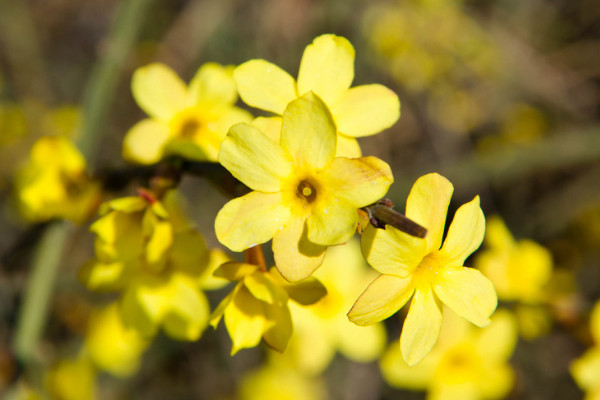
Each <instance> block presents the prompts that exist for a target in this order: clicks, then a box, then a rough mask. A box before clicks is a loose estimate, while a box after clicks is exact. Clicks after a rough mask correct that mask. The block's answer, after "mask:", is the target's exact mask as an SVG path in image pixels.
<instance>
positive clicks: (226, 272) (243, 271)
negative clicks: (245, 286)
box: [213, 261, 258, 281]
mask: <svg viewBox="0 0 600 400" xmlns="http://www.w3.org/2000/svg"><path fill="white" fill-rule="evenodd" d="M257 269H258V265H253V264H246V263H240V262H233V261H231V262H226V263H225V264H223V265H221V266H220V267H219V268H217V269H216V270H215V272H214V273H213V275H214V276H218V277H220V278H225V279H227V280H228V281H241V280H242V279H244V278H245V277H246V276H248V275H250V274H252V273H254V272H255V271H256V270H257Z"/></svg>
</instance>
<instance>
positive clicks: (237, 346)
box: [225, 286, 267, 355]
mask: <svg viewBox="0 0 600 400" xmlns="http://www.w3.org/2000/svg"><path fill="white" fill-rule="evenodd" d="M266 323H267V320H266V317H265V303H263V302H261V301H259V300H256V299H255V298H254V297H253V296H252V294H250V292H249V291H248V289H246V288H245V287H243V286H242V287H241V288H240V289H239V290H238V291H237V293H236V294H235V296H234V297H233V300H232V301H231V303H229V305H228V307H227V308H226V309H225V325H226V326H227V332H229V336H230V337H231V341H232V342H233V345H232V347H231V355H234V354H235V353H237V352H238V351H239V350H241V349H243V348H248V347H255V346H256V345H258V343H259V342H260V338H261V337H262V335H263V332H264V330H265V327H266Z"/></svg>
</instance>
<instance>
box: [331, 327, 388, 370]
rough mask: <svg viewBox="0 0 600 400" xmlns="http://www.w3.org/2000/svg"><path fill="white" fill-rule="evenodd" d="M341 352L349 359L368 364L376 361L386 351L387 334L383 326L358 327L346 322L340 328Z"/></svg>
mask: <svg viewBox="0 0 600 400" xmlns="http://www.w3.org/2000/svg"><path fill="white" fill-rule="evenodd" d="M338 340H339V344H338V346H339V348H340V352H341V353H342V354H343V355H344V356H345V357H347V358H349V359H351V360H353V361H357V362H361V363H368V362H371V361H374V360H376V359H377V358H378V357H379V356H380V355H381V353H382V352H383V350H384V349H385V345H386V340H387V334H386V331H385V326H384V325H383V324H373V325H369V326H358V325H354V324H351V323H350V322H348V321H345V323H344V324H343V325H341V324H340V325H339V326H338Z"/></svg>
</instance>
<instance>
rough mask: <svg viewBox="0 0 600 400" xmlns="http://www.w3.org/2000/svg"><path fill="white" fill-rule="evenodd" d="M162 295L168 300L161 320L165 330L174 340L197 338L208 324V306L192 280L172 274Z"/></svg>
mask: <svg viewBox="0 0 600 400" xmlns="http://www.w3.org/2000/svg"><path fill="white" fill-rule="evenodd" d="M164 296H165V299H166V300H167V301H168V302H169V307H168V309H167V312H166V314H165V317H164V321H163V325H164V329H165V332H166V333H167V334H168V335H169V336H170V337H172V338H173V339H176V340H187V341H194V340H198V339H199V338H200V336H201V335H202V333H203V332H204V329H206V326H207V325H208V317H209V313H210V307H209V305H208V300H207V298H206V296H205V295H204V293H202V291H200V289H198V287H197V285H196V283H195V282H194V280H192V279H191V278H188V277H186V276H184V275H181V274H173V275H172V277H171V279H169V282H168V284H167V286H166V287H165V294H164Z"/></svg>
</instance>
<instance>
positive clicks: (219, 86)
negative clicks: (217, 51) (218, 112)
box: [188, 63, 237, 104]
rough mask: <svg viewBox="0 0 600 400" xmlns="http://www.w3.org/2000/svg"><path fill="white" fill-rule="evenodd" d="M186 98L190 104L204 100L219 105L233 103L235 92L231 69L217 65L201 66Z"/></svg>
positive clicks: (235, 96)
mask: <svg viewBox="0 0 600 400" xmlns="http://www.w3.org/2000/svg"><path fill="white" fill-rule="evenodd" d="M188 97H189V100H190V103H191V104H196V103H198V102H201V101H206V100H208V101H214V102H216V103H221V104H233V103H235V100H236V99H237V90H236V88H235V81H234V80H233V67H224V66H222V65H220V64H217V63H206V64H204V65H202V66H201V67H200V68H199V69H198V72H196V75H195V76H194V78H192V81H191V82H190V87H189V90H188Z"/></svg>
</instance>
